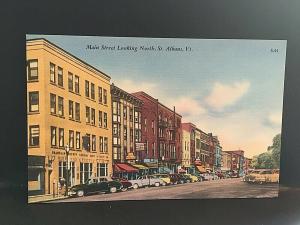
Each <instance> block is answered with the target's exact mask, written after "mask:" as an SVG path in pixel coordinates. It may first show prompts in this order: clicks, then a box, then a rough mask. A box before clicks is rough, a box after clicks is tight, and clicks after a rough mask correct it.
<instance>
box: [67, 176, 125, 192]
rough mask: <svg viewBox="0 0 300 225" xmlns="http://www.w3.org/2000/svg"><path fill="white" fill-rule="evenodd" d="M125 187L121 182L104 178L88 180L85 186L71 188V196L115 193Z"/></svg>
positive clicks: (79, 185)
mask: <svg viewBox="0 0 300 225" xmlns="http://www.w3.org/2000/svg"><path fill="white" fill-rule="evenodd" d="M122 188H123V185H122V184H121V183H120V182H119V181H114V180H109V179H108V178H103V177H94V178H90V179H88V180H87V181H86V182H85V183H84V184H78V185H74V186H73V187H71V189H70V192H69V194H70V195H71V196H75V195H76V196H78V197H81V196H84V195H88V194H95V193H103V192H104V193H115V192H117V191H120V190H122Z"/></svg>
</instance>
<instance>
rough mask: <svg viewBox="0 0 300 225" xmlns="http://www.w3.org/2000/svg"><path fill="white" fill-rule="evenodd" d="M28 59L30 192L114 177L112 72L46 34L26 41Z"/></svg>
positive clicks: (54, 192)
mask: <svg viewBox="0 0 300 225" xmlns="http://www.w3.org/2000/svg"><path fill="white" fill-rule="evenodd" d="M26 60H27V99H28V101H27V103H28V105H27V109H28V116H27V118H28V193H29V195H37V194H57V193H58V192H59V191H60V190H62V187H63V186H64V181H65V180H69V183H68V185H69V186H71V185H74V184H79V183H83V182H85V181H86V180H87V179H88V178H89V177H90V176H110V175H111V173H112V160H111V159H112V146H111V143H112V130H111V118H112V116H111V111H112V110H111V95H110V77H109V76H108V75H106V74H104V73H103V72H101V71H99V70H98V69H96V68H94V67H92V66H90V65H88V64H87V63H85V62H83V61H81V60H80V59H78V58H76V57H75V56H73V55H71V54H70V53H68V52H66V51H65V50H63V49H61V48H59V47H58V46H56V45H54V44H53V43H51V42H49V41H47V40H45V39H34V40H28V41H27V42H26ZM66 150H70V151H69V154H68V156H69V157H68V160H67V154H66V153H67V152H66ZM67 161H68V162H69V163H68V165H67V163H66V162H67ZM67 171H69V172H67Z"/></svg>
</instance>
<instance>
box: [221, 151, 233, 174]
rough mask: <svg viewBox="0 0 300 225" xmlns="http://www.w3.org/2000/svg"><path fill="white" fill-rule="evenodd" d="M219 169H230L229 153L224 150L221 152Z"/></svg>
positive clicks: (226, 170) (227, 170) (224, 170)
mask: <svg viewBox="0 0 300 225" xmlns="http://www.w3.org/2000/svg"><path fill="white" fill-rule="evenodd" d="M221 170H222V171H223V172H229V171H230V170H231V154H229V153H227V152H226V151H223V152H222V165H221Z"/></svg>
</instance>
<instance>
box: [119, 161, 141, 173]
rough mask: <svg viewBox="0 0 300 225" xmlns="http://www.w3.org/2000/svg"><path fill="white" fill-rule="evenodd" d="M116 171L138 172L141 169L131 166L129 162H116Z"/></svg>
mask: <svg viewBox="0 0 300 225" xmlns="http://www.w3.org/2000/svg"><path fill="white" fill-rule="evenodd" d="M114 171H115V172H127V173H136V172H138V171H139V170H138V169H136V168H134V167H132V166H129V165H128V164H125V163H116V164H114Z"/></svg>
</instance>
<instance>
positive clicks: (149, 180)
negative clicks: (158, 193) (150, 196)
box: [129, 175, 164, 189]
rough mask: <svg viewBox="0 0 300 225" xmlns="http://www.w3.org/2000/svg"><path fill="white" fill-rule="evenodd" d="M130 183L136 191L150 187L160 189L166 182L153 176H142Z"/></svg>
mask: <svg viewBox="0 0 300 225" xmlns="http://www.w3.org/2000/svg"><path fill="white" fill-rule="evenodd" d="M129 182H131V183H132V187H133V188H134V189H137V188H141V187H149V186H155V187H159V186H160V185H163V184H164V181H163V180H162V179H160V178H156V177H154V176H153V175H144V176H140V177H138V178H137V179H135V180H129Z"/></svg>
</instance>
